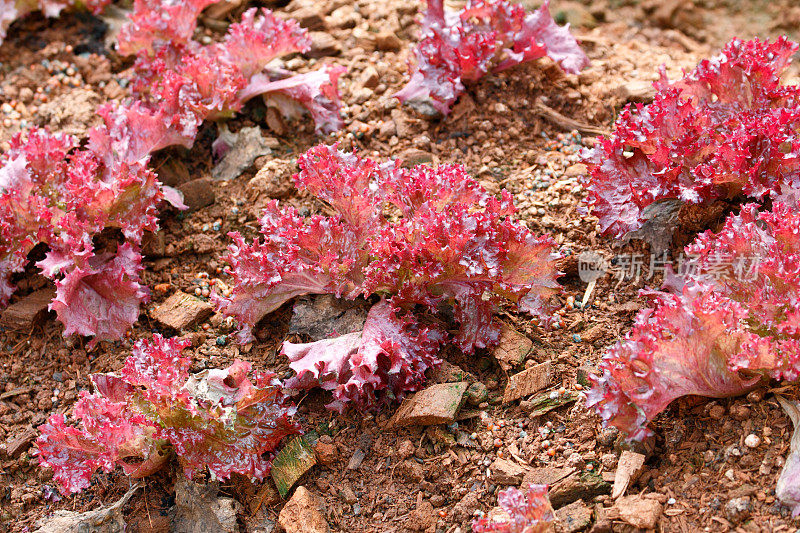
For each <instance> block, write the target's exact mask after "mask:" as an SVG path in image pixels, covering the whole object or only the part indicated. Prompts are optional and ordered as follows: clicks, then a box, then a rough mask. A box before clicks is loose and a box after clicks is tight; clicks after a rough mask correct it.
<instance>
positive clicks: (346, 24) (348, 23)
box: [326, 5, 361, 30]
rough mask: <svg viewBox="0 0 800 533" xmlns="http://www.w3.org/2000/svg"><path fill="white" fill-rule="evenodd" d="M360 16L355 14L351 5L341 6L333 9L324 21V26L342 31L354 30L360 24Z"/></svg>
mask: <svg viewBox="0 0 800 533" xmlns="http://www.w3.org/2000/svg"><path fill="white" fill-rule="evenodd" d="M360 20H361V15H359V14H358V13H356V11H355V9H354V8H353V6H351V5H343V6H342V7H339V8H336V9H334V10H333V11H332V12H331V14H330V15H329V16H328V18H327V19H326V25H327V26H328V27H329V28H338V29H342V30H349V29H352V28H355V27H356V25H357V24H358V23H359V22H360Z"/></svg>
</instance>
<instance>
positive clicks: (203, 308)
mask: <svg viewBox="0 0 800 533" xmlns="http://www.w3.org/2000/svg"><path fill="white" fill-rule="evenodd" d="M213 312H214V306H212V305H211V304H210V303H208V302H204V301H203V300H200V299H198V298H195V297H194V296H190V295H188V294H186V293H185V292H181V291H178V292H176V293H175V294H173V295H172V296H170V297H169V298H167V299H166V301H165V302H164V303H162V304H161V305H159V306H158V307H156V308H155V309H154V310H153V312H152V315H151V316H152V317H153V319H154V320H156V322H158V323H160V324H162V325H164V326H167V327H170V328H173V329H177V330H178V331H181V330H185V329H188V328H190V327H192V326H194V325H196V324H198V323H199V322H202V321H203V320H205V319H207V318H208V317H210V316H211V314H212V313H213Z"/></svg>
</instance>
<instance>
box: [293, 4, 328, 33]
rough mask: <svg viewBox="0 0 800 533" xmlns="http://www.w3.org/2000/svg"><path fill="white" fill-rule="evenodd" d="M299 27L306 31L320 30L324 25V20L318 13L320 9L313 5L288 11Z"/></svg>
mask: <svg viewBox="0 0 800 533" xmlns="http://www.w3.org/2000/svg"><path fill="white" fill-rule="evenodd" d="M290 15H291V17H292V18H293V19H294V20H296V21H297V22H298V23H299V24H300V26H301V27H303V28H305V29H307V30H308V31H316V30H321V29H323V28H324V27H325V20H324V19H323V18H322V15H320V10H319V9H318V8H317V7H314V6H303V7H301V8H299V9H295V10H294V11H292V12H291V13H290Z"/></svg>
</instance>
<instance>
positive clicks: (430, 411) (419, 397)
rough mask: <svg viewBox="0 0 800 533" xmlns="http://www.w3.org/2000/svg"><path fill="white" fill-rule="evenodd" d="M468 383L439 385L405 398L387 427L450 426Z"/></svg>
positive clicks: (463, 397) (460, 404)
mask: <svg viewBox="0 0 800 533" xmlns="http://www.w3.org/2000/svg"><path fill="white" fill-rule="evenodd" d="M468 385H469V384H468V383H467V382H465V381H462V382H459V383H440V384H438V385H433V386H431V387H428V388H427V389H424V390H421V391H419V392H418V393H416V394H415V395H414V396H411V397H409V398H406V399H404V400H403V403H402V404H401V405H400V408H398V409H397V411H396V412H395V414H394V415H393V416H392V418H391V419H390V420H389V423H388V426H389V427H405V426H414V425H420V426H429V425H432V424H451V423H453V421H454V420H455V416H456V414H457V413H458V410H459V409H461V406H462V405H463V403H464V400H465V396H464V392H466V390H467V387H468Z"/></svg>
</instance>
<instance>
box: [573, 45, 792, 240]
mask: <svg viewBox="0 0 800 533" xmlns="http://www.w3.org/2000/svg"><path fill="white" fill-rule="evenodd" d="M796 51H797V44H795V43H793V42H791V41H789V40H788V39H786V38H785V37H781V38H779V39H777V40H775V41H774V42H769V41H765V42H762V41H759V40H758V39H754V40H751V41H742V40H739V39H734V40H733V41H731V42H730V43H728V44H727V45H726V46H725V48H724V49H723V50H722V53H721V54H720V55H719V56H717V57H715V58H713V59H709V60H704V61H702V62H700V64H699V65H698V66H697V68H695V70H694V71H692V72H690V73H687V74H686V75H685V76H684V77H683V78H682V79H680V80H678V81H675V82H670V81H669V80H667V78H666V74H664V72H663V71H662V77H661V80H660V81H658V82H656V83H655V88H656V95H655V98H654V99H653V102H652V103H651V104H648V105H642V104H637V105H636V106H635V107H631V106H628V107H626V108H625V109H624V110H623V111H622V112H621V113H620V115H619V117H618V118H617V121H616V123H615V127H614V133H613V135H612V136H611V137H609V138H602V139H600V142H599V143H598V145H597V146H596V147H595V148H594V149H593V150H591V151H589V152H588V153H587V154H586V163H587V164H588V166H589V169H590V176H589V177H588V178H587V180H586V183H585V185H586V188H587V190H588V193H589V195H588V197H587V203H588V204H589V205H590V206H591V208H592V212H593V214H594V215H595V216H597V217H598V218H599V219H600V220H599V223H600V228H601V230H602V231H603V232H604V233H607V234H610V235H612V236H615V237H621V236H623V235H625V234H627V233H629V232H632V231H635V230H637V229H639V228H640V227H641V226H642V224H643V222H644V221H645V220H646V219H647V213H646V211H645V210H646V208H648V207H649V206H651V205H653V204H654V203H656V202H659V201H662V200H676V201H679V202H681V203H683V204H688V205H691V204H694V205H707V204H709V203H711V202H712V201H714V200H734V199H737V198H740V197H746V198H750V199H755V200H762V199H765V198H778V199H783V200H784V201H787V202H793V203H796V192H795V191H796V190H797V188H798V186H800V181H798V180H799V179H800V163H799V162H798V157H797V154H798V153H799V152H800V140H798V136H797V133H798V131H800V107H798V103H800V87H798V86H796V85H792V86H784V85H781V82H780V76H781V74H782V73H783V72H784V70H785V69H786V67H787V65H788V64H789V62H790V60H791V57H792V55H793V54H794V53H795V52H796Z"/></svg>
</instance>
